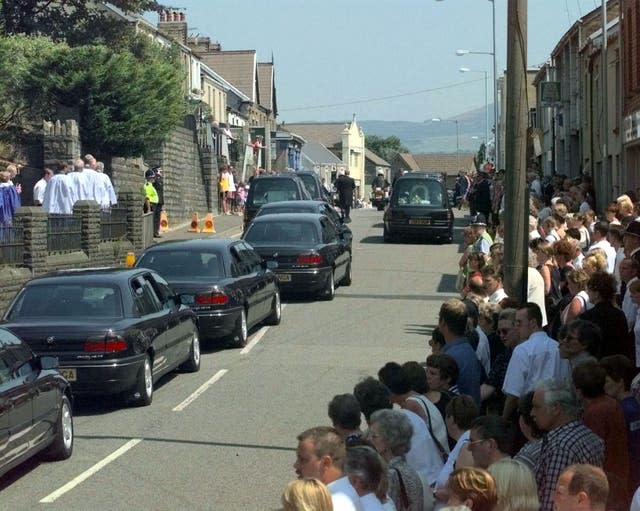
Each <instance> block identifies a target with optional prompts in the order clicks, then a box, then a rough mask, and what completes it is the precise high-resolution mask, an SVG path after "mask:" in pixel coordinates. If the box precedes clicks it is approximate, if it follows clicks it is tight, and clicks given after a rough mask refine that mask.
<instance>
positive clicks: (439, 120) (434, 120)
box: [431, 117, 461, 172]
mask: <svg viewBox="0 0 640 511" xmlns="http://www.w3.org/2000/svg"><path fill="white" fill-rule="evenodd" d="M431 122H455V123H456V166H457V167H458V168H457V170H456V172H460V170H461V169H460V130H459V127H458V119H442V118H441V117H434V118H433V119H431Z"/></svg>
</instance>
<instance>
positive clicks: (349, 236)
mask: <svg viewBox="0 0 640 511" xmlns="http://www.w3.org/2000/svg"><path fill="white" fill-rule="evenodd" d="M280 213H320V214H321V215H325V216H326V217H328V218H329V219H330V220H331V221H332V222H333V224H334V225H335V226H336V231H337V232H338V236H342V238H343V240H344V242H345V244H346V246H347V249H348V250H349V252H351V245H352V242H353V233H352V232H351V229H349V226H347V224H345V223H344V222H343V221H342V217H341V216H340V214H339V213H338V212H337V211H336V210H335V208H334V207H333V206H332V205H330V204H329V203H327V202H325V201H319V200H291V201H284V202H272V203H271V204H265V205H264V206H262V207H261V208H260V209H259V210H258V212H257V213H256V216H262V215H273V214H280Z"/></svg>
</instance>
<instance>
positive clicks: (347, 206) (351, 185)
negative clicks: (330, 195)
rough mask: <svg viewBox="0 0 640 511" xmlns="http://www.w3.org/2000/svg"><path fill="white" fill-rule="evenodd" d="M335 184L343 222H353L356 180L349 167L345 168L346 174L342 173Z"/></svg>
mask: <svg viewBox="0 0 640 511" xmlns="http://www.w3.org/2000/svg"><path fill="white" fill-rule="evenodd" d="M334 186H335V188H336V191H337V192H338V201H339V206H340V209H341V211H342V220H343V222H346V223H348V222H351V217H350V216H349V215H350V213H351V207H352V206H353V193H354V192H355V189H356V182H355V181H354V180H353V178H352V177H351V176H349V169H345V171H344V174H340V175H339V176H338V178H337V179H336V181H335V183H334Z"/></svg>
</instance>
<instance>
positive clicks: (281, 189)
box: [248, 179, 300, 206]
mask: <svg viewBox="0 0 640 511" xmlns="http://www.w3.org/2000/svg"><path fill="white" fill-rule="evenodd" d="M249 195H250V197H249V199H248V201H249V204H250V205H255V206H259V205H261V204H268V203H270V202H279V201H285V200H298V199H300V197H298V188H297V187H296V183H295V182H294V181H293V180H292V179H254V180H253V181H252V182H251V187H250V188H249Z"/></svg>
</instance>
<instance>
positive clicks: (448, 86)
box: [278, 78, 484, 112]
mask: <svg viewBox="0 0 640 511" xmlns="http://www.w3.org/2000/svg"><path fill="white" fill-rule="evenodd" d="M480 81H484V78H475V79H473V80H466V81H464V82H456V83H451V84H448V85H443V86H441V87H433V88H430V89H422V90H417V91H412V92H403V93H400V94H393V95H390V96H380V97H376V98H368V99H355V100H352V101H344V102H342V103H330V104H325V105H311V106H301V107H295V108H281V109H278V110H279V111H280V112H295V111H299V110H319V109H321V108H332V107H336V106H346V105H356V104H361V103H372V102H374V101H386V100H388V99H395V98H403V97H406V96H416V95H418V94H426V93H428V92H436V91H439V90H443V89H451V88H452V87H460V86H462V85H468V84H470V83H476V82H480Z"/></svg>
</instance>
